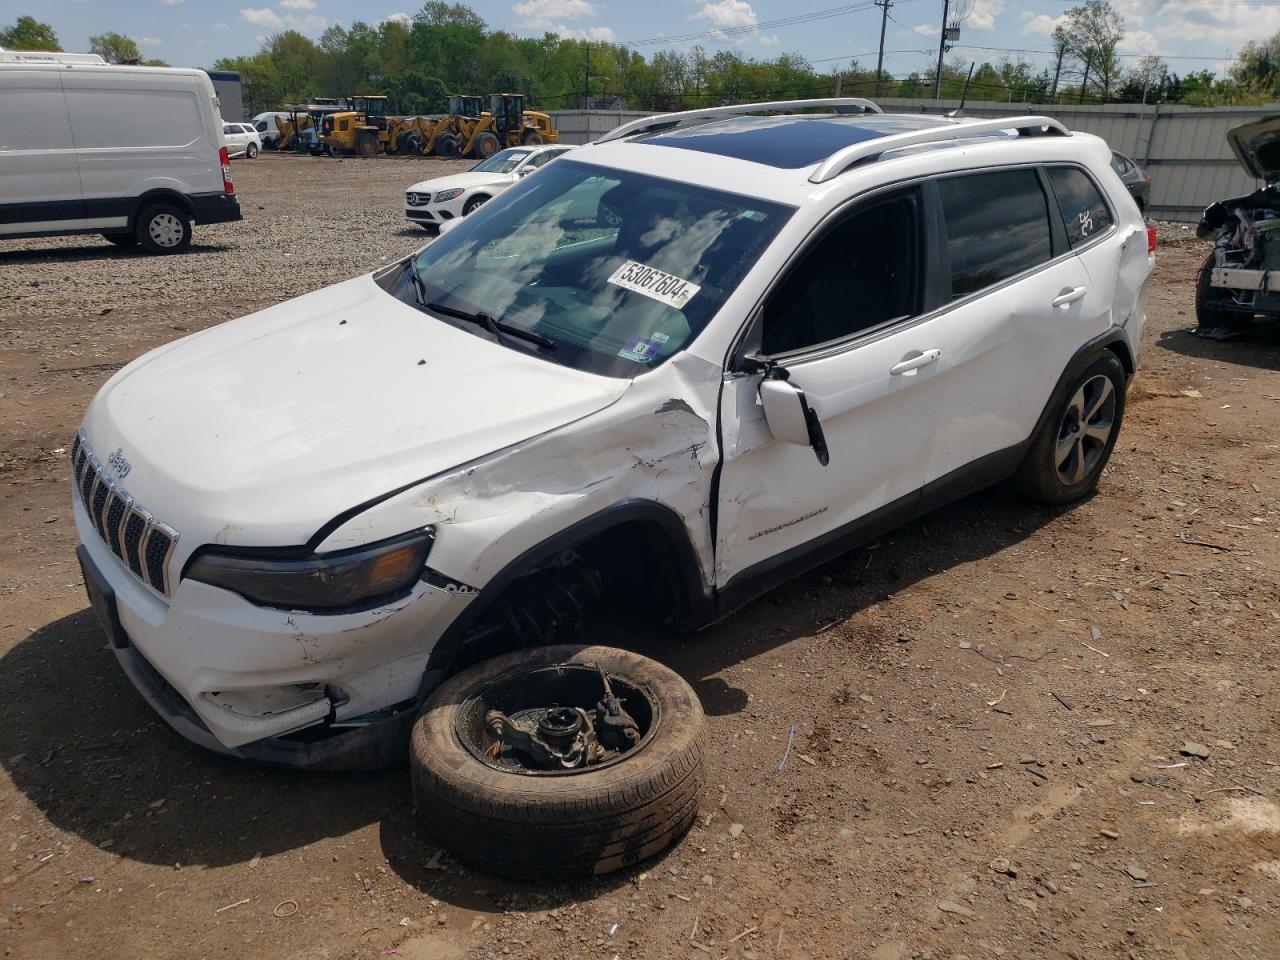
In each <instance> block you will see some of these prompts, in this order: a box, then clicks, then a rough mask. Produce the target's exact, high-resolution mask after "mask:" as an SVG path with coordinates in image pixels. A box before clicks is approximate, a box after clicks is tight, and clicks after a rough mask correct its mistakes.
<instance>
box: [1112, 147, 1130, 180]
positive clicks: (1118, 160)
mask: <svg viewBox="0 0 1280 960" xmlns="http://www.w3.org/2000/svg"><path fill="white" fill-rule="evenodd" d="M1111 169H1112V170H1114V171H1115V172H1116V173H1118V174H1120V176H1122V177H1123V176H1124V175H1125V173H1127V172H1128V170H1129V162H1128V161H1127V160H1125V158H1124V157H1122V156H1120V154H1118V153H1113V154H1112V155H1111Z"/></svg>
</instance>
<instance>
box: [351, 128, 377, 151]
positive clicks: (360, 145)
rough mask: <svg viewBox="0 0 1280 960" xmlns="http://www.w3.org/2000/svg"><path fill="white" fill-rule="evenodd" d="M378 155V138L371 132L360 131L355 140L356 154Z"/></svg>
mask: <svg viewBox="0 0 1280 960" xmlns="http://www.w3.org/2000/svg"><path fill="white" fill-rule="evenodd" d="M377 155H378V138H377V137H375V136H374V135H373V134H372V133H362V134H360V136H359V138H358V139H357V140H356V156H358V157H376V156H377Z"/></svg>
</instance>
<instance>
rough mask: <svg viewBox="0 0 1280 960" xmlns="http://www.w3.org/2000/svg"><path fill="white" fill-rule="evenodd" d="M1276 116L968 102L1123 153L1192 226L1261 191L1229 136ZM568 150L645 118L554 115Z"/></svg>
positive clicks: (1255, 110) (1268, 110)
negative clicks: (1230, 201) (1224, 204)
mask: <svg viewBox="0 0 1280 960" xmlns="http://www.w3.org/2000/svg"><path fill="white" fill-rule="evenodd" d="M879 102H880V105H881V106H882V107H883V108H884V109H885V111H887V112H891V113H916V112H920V111H927V112H929V113H938V112H944V111H947V110H951V109H954V108H955V107H956V106H958V105H959V104H958V101H948V100H942V101H937V100H898V99H884V100H881V101H879ZM1277 112H1280V106H1271V107H1221V108H1214V109H1203V108H1198V107H1181V106H1174V107H1168V106H1140V105H1138V104H1107V105H1105V106H1063V105H1056V106H1050V105H1047V104H1046V105H1036V104H1025V103H992V102H970V103H968V104H966V106H965V116H968V117H1004V116H1016V115H1019V114H1027V113H1037V114H1044V115H1046V116H1051V117H1055V118H1057V119H1059V120H1061V121H1062V122H1063V123H1064V124H1066V125H1067V126H1068V127H1070V128H1071V129H1073V130H1083V131H1085V132H1088V133H1093V134H1096V135H1098V136H1100V137H1102V138H1103V139H1104V140H1106V141H1107V142H1108V143H1109V144H1111V146H1112V147H1113V148H1114V149H1116V150H1119V151H1120V152H1121V153H1127V154H1128V155H1129V156H1131V157H1133V158H1134V159H1135V160H1137V161H1138V163H1140V164H1142V165H1143V166H1144V167H1146V169H1147V172H1148V173H1150V174H1151V210H1150V213H1151V215H1152V216H1154V217H1157V218H1159V219H1164V220H1192V221H1193V220H1197V219H1199V217H1200V212H1201V211H1202V210H1203V209H1204V208H1205V207H1207V206H1208V205H1209V204H1211V203H1213V202H1214V201H1215V200H1221V199H1222V198H1224V197H1232V196H1239V195H1240V194H1245V193H1249V192H1250V191H1252V190H1254V189H1256V188H1257V187H1259V186H1261V183H1260V182H1258V181H1256V180H1254V179H1252V178H1251V177H1250V176H1249V175H1248V174H1246V173H1245V172H1244V169H1243V168H1242V167H1241V166H1240V164H1239V163H1238V162H1237V161H1236V158H1235V155H1234V154H1232V152H1231V148H1230V147H1228V146H1227V141H1226V133H1227V131H1228V130H1230V129H1231V128H1232V127H1238V126H1240V125H1241V124H1243V123H1248V122H1250V121H1251V120H1257V119H1259V118H1261V117H1265V116H1268V115H1271V114H1274V113H1277ZM552 116H554V117H555V119H556V126H557V127H558V128H559V129H560V134H561V139H562V140H564V142H566V143H586V142H587V141H589V140H591V139H593V138H595V137H598V136H600V135H601V134H604V133H607V132H609V131H610V130H612V129H613V128H614V127H616V126H617V125H618V124H620V123H624V122H626V121H627V120H633V119H635V118H637V117H644V116H648V114H646V113H645V112H644V111H612V110H611V111H604V110H600V111H586V110H570V111H562V112H560V113H555V114H552Z"/></svg>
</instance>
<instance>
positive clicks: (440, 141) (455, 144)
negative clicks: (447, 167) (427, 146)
mask: <svg viewBox="0 0 1280 960" xmlns="http://www.w3.org/2000/svg"><path fill="white" fill-rule="evenodd" d="M461 152H462V144H461V143H460V142H459V141H458V137H457V135H456V134H452V133H442V134H440V136H438V137H436V156H438V157H456V156H458V155H459V154H460V153H461Z"/></svg>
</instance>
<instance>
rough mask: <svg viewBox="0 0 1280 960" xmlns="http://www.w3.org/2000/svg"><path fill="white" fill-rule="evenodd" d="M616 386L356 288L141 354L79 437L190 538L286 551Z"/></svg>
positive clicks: (588, 406) (564, 417) (589, 409)
mask: <svg viewBox="0 0 1280 960" xmlns="http://www.w3.org/2000/svg"><path fill="white" fill-rule="evenodd" d="M627 385H628V382H627V381H624V380H616V379H610V378H607V377H600V376H596V375H594V374H588V373H583V372H581V371H577V370H573V369H571V368H568V367H564V366H560V365H557V364H554V363H551V362H550V361H547V360H544V359H542V358H539V357H536V356H532V355H529V354H525V353H522V352H520V351H519V350H517V349H514V348H509V347H505V346H501V345H498V344H496V343H494V342H493V341H492V340H490V339H488V338H487V334H484V333H483V332H480V331H477V332H476V333H472V332H470V331H468V330H460V329H458V328H457V327H455V326H451V325H450V324H448V323H445V322H444V321H442V320H439V319H436V318H435V317H432V316H428V315H427V314H425V313H423V312H422V311H420V310H418V309H416V308H415V307H413V306H410V305H408V304H405V303H403V302H401V301H400V300H398V299H396V298H395V297H393V296H391V295H390V294H388V293H387V292H386V291H384V290H383V289H382V288H381V287H380V286H379V285H378V284H377V283H376V282H375V280H374V279H373V278H372V277H371V276H365V277H360V278H357V279H355V280H350V281H347V282H345V283H341V284H338V285H337V286H334V287H329V288H327V289H324V290H319V291H317V292H315V293H311V294H308V295H306V296H303V297H300V298H298V299H296V300H291V301H288V302H286V303H282V304H279V305H277V306H274V307H271V308H269V309H267V310H263V311H262V312H260V313H256V314H252V315H250V316H247V317H243V318H241V319H239V320H235V321H232V322H230V323H226V324H223V325H221V326H218V327H214V328H212V329H209V330H206V331H204V332H202V333H198V334H195V335H193V336H190V337H187V338H185V339H183V340H179V341H176V342H175V343H172V344H169V345H168V346H166V347H162V348H160V349H158V350H155V351H153V352H151V353H149V354H147V355H146V356H144V357H142V358H141V359H139V360H137V361H135V362H134V363H132V364H130V365H129V366H128V367H126V368H125V369H123V370H122V371H120V372H119V373H118V374H116V376H115V377H113V378H112V379H111V380H110V381H108V383H107V384H106V386H104V387H103V389H102V390H101V391H100V392H99V394H98V396H97V397H96V398H95V399H94V401H93V403H92V404H91V406H90V408H89V411H88V413H87V414H86V417H85V433H86V437H87V439H88V442H89V443H90V445H91V447H92V449H93V450H94V452H95V453H96V454H97V456H98V457H99V458H100V459H101V460H103V461H104V462H105V461H106V459H107V457H108V455H110V454H111V453H113V452H116V451H118V452H119V456H120V457H122V458H123V459H124V460H126V461H128V463H129V466H128V468H127V469H128V473H127V475H126V476H125V477H124V478H123V483H122V485H123V486H124V487H126V488H127V490H128V492H129V494H130V495H131V496H133V497H134V498H135V499H136V500H137V501H138V503H139V504H141V505H143V506H145V507H146V509H147V510H149V511H150V512H151V513H152V514H154V515H155V516H156V517H157V518H159V519H161V520H163V521H164V522H166V523H168V524H170V525H171V526H173V527H175V528H176V529H177V530H178V531H179V532H180V534H181V535H182V536H183V538H184V540H187V539H188V534H190V535H191V536H193V537H196V538H203V539H204V542H208V541H209V540H216V541H217V542H225V543H229V544H236V545H244V546H261V545H266V546H287V545H293V544H301V543H306V542H307V541H308V540H309V539H310V538H311V537H312V536H313V535H314V534H315V533H316V532H317V530H318V529H319V528H320V527H321V526H323V525H324V524H325V523H327V522H328V521H329V520H331V519H332V518H334V517H335V516H337V515H338V514H340V513H342V512H344V511H347V510H350V509H351V508H353V507H356V506H358V505H360V504H362V503H365V502H366V501H368V500H370V499H373V498H378V497H380V496H382V495H383V494H386V493H388V492H390V491H392V490H396V489H400V488H403V487H405V486H407V485H412V484H413V483H415V482H416V481H419V480H422V479H425V478H428V477H431V476H433V475H436V474H439V473H441V472H443V471H447V470H449V469H450V468H452V467H456V466H459V465H461V464H465V463H468V462H470V461H473V460H475V459H477V458H479V457H483V456H485V455H486V454H489V453H491V452H493V451H495V450H499V449H502V448H504V447H507V446H510V445H511V444H514V443H518V442H520V441H522V440H525V439H528V438H530V437H533V436H536V435H538V434H541V433H545V432H547V431H549V430H553V429H555V428H557V427H560V426H562V425H564V424H566V423H569V422H571V421H574V420H577V419H580V418H582V417H585V416H588V415H589V414H591V413H594V412H595V411H598V410H601V409H603V408H604V407H606V406H608V405H609V404H610V403H612V402H613V401H614V400H616V399H617V398H618V397H619V396H621V395H622V393H623V392H624V391H625V390H626V388H627ZM188 543H189V544H190V546H191V547H194V546H196V545H198V542H197V543H190V541H189V540H188Z"/></svg>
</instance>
